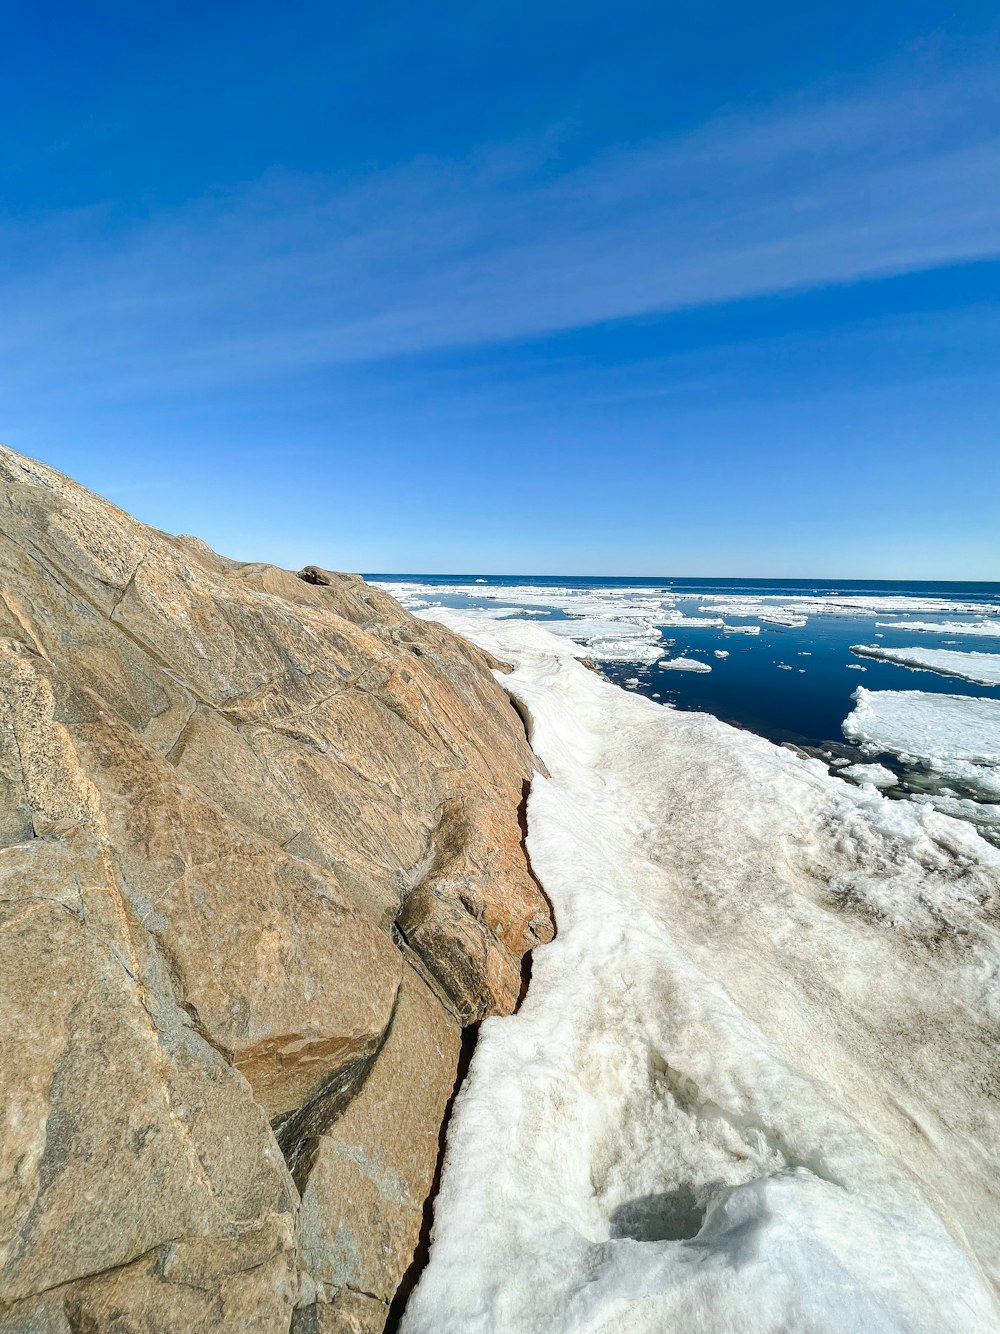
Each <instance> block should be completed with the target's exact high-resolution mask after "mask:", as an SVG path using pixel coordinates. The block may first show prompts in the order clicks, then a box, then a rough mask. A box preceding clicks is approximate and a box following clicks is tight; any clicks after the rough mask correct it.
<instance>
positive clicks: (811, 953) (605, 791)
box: [403, 609, 1000, 1334]
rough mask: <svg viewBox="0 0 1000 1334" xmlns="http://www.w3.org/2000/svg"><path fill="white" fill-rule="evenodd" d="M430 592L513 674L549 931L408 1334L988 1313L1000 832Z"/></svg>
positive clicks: (487, 1092)
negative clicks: (842, 775) (620, 684)
mask: <svg viewBox="0 0 1000 1334" xmlns="http://www.w3.org/2000/svg"><path fill="white" fill-rule="evenodd" d="M425 614H428V615H432V616H434V617H435V618H436V619H441V620H443V621H445V622H446V623H447V624H449V625H451V626H452V628H454V629H457V630H458V631H459V632H460V633H464V634H466V635H467V636H468V637H469V638H471V639H473V640H475V641H476V642H478V643H481V644H482V645H483V646H484V647H487V648H489V650H490V651H491V652H493V653H494V654H496V655H497V656H498V657H500V658H502V659H505V660H507V661H509V662H511V663H512V664H513V666H514V671H513V673H512V674H511V675H509V676H503V677H502V680H503V683H504V685H505V686H506V687H507V688H508V690H509V691H510V692H511V694H512V695H513V696H514V697H515V698H516V699H517V701H518V703H519V705H520V707H521V708H522V709H523V710H524V711H525V712H526V713H527V715H528V716H529V717H530V719H531V728H532V741H533V744H534V746H535V748H536V752H537V753H538V755H539V757H540V759H541V760H542V761H543V763H544V764H545V766H546V768H547V770H548V775H547V776H546V775H539V776H538V777H536V780H535V782H534V784H533V787H532V792H531V795H530V798H529V805H528V819H529V832H528V849H529V852H530V854H531V857H532V862H533V865H534V867H535V870H536V872H537V873H538V875H539V877H540V879H541V881H542V884H543V886H544V887H545V889H546V892H547V893H548V894H549V896H550V898H551V900H552V902H553V906H554V909H555V914H556V920H557V925H558V935H557V938H556V940H555V941H554V942H553V943H552V944H551V945H550V946H547V947H546V948H544V949H542V950H539V951H537V952H536V955H535V960H534V968H533V976H532V983H531V987H530V989H529V992H528V995H527V997H526V999H525V1002H524V1004H523V1005H522V1007H521V1009H520V1011H519V1012H518V1014H517V1015H516V1016H514V1017H513V1018H511V1019H505V1020H488V1021H486V1023H484V1025H483V1026H482V1032H481V1036H480V1041H479V1044H478V1047H477V1051H476V1055H475V1058H474V1061H473V1066H472V1070H471V1073H470V1075H469V1078H468V1080H467V1081H466V1084H465V1086H464V1088H463V1091H462V1093H461V1095H460V1097H459V1099H458V1102H457V1105H456V1110H455V1114H454V1117H453V1120H452V1123H451V1127H450V1129H449V1136H448V1148H447V1154H446V1164H445V1170H444V1174H443V1180H442V1186H441V1191H440V1195H439V1197H438V1200H437V1205H436V1209H435V1225H434V1239H433V1244H432V1250H431V1258H430V1263H429V1266H428V1268H427V1270H426V1271H425V1273H424V1275H423V1277H422V1279H421V1282H420V1284H419V1285H418V1287H417V1290H416V1292H415V1293H414V1296H413V1298H412V1299H411V1302H410V1304H409V1307H408V1310H407V1313H406V1317H405V1319H404V1325H403V1328H404V1330H405V1331H408V1334H432V1331H433V1334H459V1332H460V1331H461V1334H475V1332H477V1331H484V1332H485V1331H497V1334H499V1331H512V1332H518V1331H532V1332H534V1331H537V1332H538V1334H543V1332H544V1334H563V1332H564V1334H571V1332H572V1334H580V1332H582V1331H595V1332H596V1331H607V1332H608V1334H610V1332H611V1331H626V1330H627V1331H647V1330H648V1331H650V1332H651V1331H653V1330H657V1331H660V1330H662V1329H664V1328H670V1329H678V1330H698V1331H730V1330H732V1331H736V1330H740V1331H746V1330H750V1329H752V1330H754V1331H755V1332H760V1334H764V1332H766V1331H775V1332H776V1331H778V1330H782V1331H785V1330H809V1331H815V1332H816V1334H819V1331H837V1334H840V1331H843V1334H847V1331H858V1330H862V1329H863V1330H865V1331H890V1330H891V1331H903V1330H906V1331H927V1334H930V1332H931V1331H934V1334H937V1332H938V1331H940V1330H944V1329H948V1330H952V1329H954V1330H959V1329H961V1330H965V1331H986V1330H991V1331H996V1330H1000V1316H998V1313H997V1308H996V1306H995V1305H994V1301H993V1298H992V1296H991V1292H990V1285H989V1282H988V1280H987V1278H986V1276H985V1275H986V1274H987V1273H988V1274H990V1275H991V1276H992V1277H993V1279H994V1281H996V1277H997V1274H998V1273H1000V1249H998V1237H997V1221H998V1209H1000V1197H998V1187H997V1184H996V1183H997V1182H998V1180H1000V1172H998V1171H997V1168H998V1165H1000V1164H998V1162H997V1153H998V1150H997V1145H998V1141H1000V1135H998V1131H1000V1112H998V1110H997V1106H996V1102H995V1100H994V1099H992V1098H991V1097H990V1095H989V1093H988V1089H989V1087H990V1081H991V1080H993V1081H995V1080H996V1078H997V1074H998V1057H997V1049H998V1044H997V1042H996V1038H997V1022H998V1018H1000V1000H998V996H997V989H996V975H997V962H998V942H997V934H996V929H995V927H994V926H993V925H992V922H991V921H990V919H989V917H988V914H987V907H988V906H993V907H994V908H995V904H996V901H997V898H998V896H1000V853H998V852H997V851H996V850H995V849H993V848H991V847H990V846H989V845H988V844H986V843H985V842H984V841H983V840H981V839H980V838H978V836H977V835H976V834H975V833H974V832H973V831H972V830H971V829H970V828H969V827H968V826H967V825H963V824H961V823H958V822H956V821H954V820H951V819H949V818H947V817H945V816H942V815H941V814H939V813H937V812H935V811H933V810H931V809H930V808H928V807H922V806H919V805H917V804H914V803H910V802H889V801H887V800H885V799H884V798H883V797H882V796H881V795H879V794H878V793H877V792H876V791H875V790H874V789H873V788H871V787H867V788H862V789H857V788H853V787H849V786H848V785H847V784H845V783H842V782H840V781H839V780H837V779H834V778H831V777H830V776H829V775H828V774H827V773H826V771H825V768H824V767H823V766H822V765H820V764H818V763H816V762H814V761H808V760H803V759H802V758H800V757H799V756H796V755H793V754H792V753H790V752H788V751H786V750H782V749H780V748H778V747H776V746H773V745H771V744H770V743H769V742H767V741H765V740H763V739H761V738H759V737H756V736H753V735H751V734H748V733H745V732H739V731H737V730H736V729H733V728H729V727H727V726H725V724H723V723H720V722H718V721H717V720H716V719H714V718H712V717H710V716H708V715H705V714H697V713H680V712H675V711H673V710H669V709H663V708H661V707H660V706H658V705H656V704H654V703H652V702H651V701H649V700H646V699H643V698H641V697H638V696H636V695H634V694H630V693H627V692H625V691H622V690H618V689H617V688H616V687H614V686H612V685H611V684H609V683H608V682H606V681H603V680H601V679H600V678H599V677H597V676H596V675H595V674H594V673H592V672H588V671H587V670H586V669H585V668H583V667H582V666H581V665H580V664H579V663H578V662H577V661H576V660H575V657H574V646H573V645H572V644H570V643H567V642H566V641H565V640H563V639H556V638H555V637H553V636H551V635H549V634H548V633H547V632H546V631H545V630H543V629H541V628H540V627H538V626H533V625H529V624H524V623H523V622H521V623H514V622H509V621H503V620H499V621H490V620H486V619H483V618H481V617H480V618H476V617H468V616H463V614H462V613H454V612H448V611H443V610H441V609H434V610H433V611H430V612H427V613H425ZM575 651H576V652H579V650H575Z"/></svg>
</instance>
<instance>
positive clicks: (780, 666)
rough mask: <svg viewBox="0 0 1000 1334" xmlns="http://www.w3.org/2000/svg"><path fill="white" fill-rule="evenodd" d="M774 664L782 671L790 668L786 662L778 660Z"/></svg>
mask: <svg viewBox="0 0 1000 1334" xmlns="http://www.w3.org/2000/svg"><path fill="white" fill-rule="evenodd" d="M775 666H776V667H777V668H778V670H779V671H782V672H790V671H791V670H792V669H791V667H790V666H789V665H788V663H787V662H779V663H776V664H775Z"/></svg>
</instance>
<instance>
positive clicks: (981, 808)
mask: <svg viewBox="0 0 1000 1334" xmlns="http://www.w3.org/2000/svg"><path fill="white" fill-rule="evenodd" d="M913 800H914V801H922V802H926V803H927V804H928V805H930V806H933V807H934V809H935V810H937V811H941V812H943V814H945V815H951V816H954V817H955V819H957V820H968V821H969V823H970V824H974V825H977V826H978V827H979V828H980V829H982V830H983V832H984V833H986V834H987V835H995V834H997V833H1000V805H996V804H990V803H988V802H981V801H969V800H968V798H962V797H953V796H950V795H948V794H946V793H942V792H920V793H918V794H917V795H916V796H914V798H913Z"/></svg>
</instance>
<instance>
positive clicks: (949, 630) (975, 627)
mask: <svg viewBox="0 0 1000 1334" xmlns="http://www.w3.org/2000/svg"><path fill="white" fill-rule="evenodd" d="M950 610H952V611H954V610H955V608H954V607H952V608H951V609H950ZM875 624H876V625H877V626H878V627H879V628H880V629H882V630H919V631H921V632H924V633H927V634H932V633H933V634H936V635H977V636H980V637H983V636H985V637H986V638H997V639H1000V617H997V616H995V615H994V618H993V619H992V620H987V619H986V617H983V619H982V620H979V621H876V622H875Z"/></svg>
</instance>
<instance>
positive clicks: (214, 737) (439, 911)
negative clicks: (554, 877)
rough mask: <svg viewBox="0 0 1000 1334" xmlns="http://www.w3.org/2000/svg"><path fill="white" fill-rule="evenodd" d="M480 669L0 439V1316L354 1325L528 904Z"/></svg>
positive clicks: (510, 798) (213, 1326)
mask: <svg viewBox="0 0 1000 1334" xmlns="http://www.w3.org/2000/svg"><path fill="white" fill-rule="evenodd" d="M494 666H496V664H495V663H493V662H492V660H491V659H490V658H489V657H488V655H486V654H485V653H483V652H481V651H480V650H477V649H475V648H473V647H472V646H471V645H469V644H468V643H466V642H465V641H463V640H460V639H458V638H457V637H456V636H454V635H452V634H451V633H450V632H449V631H447V630H445V629H444V628H443V627H441V626H437V625H434V624H431V623H425V622H421V621H418V620H416V619H414V618H413V617H411V616H410V615H408V614H407V613H406V612H404V611H403V610H402V609H401V608H400V607H399V606H398V604H396V603H395V602H394V601H393V600H392V599H391V598H390V597H389V596H388V595H386V594H384V593H382V592H380V591H378V590H376V589H373V588H370V587H369V586H368V585H367V584H365V583H364V581H363V580H361V579H360V578H358V577H356V576H353V575H343V574H334V573H329V572H326V571H322V570H318V569H314V568H310V569H309V570H306V571H303V572H302V573H301V574H300V575H295V574H292V573H290V572H288V571H285V570H280V569H276V568H274V567H271V566H266V565H255V564H240V563H237V562H234V561H230V560H226V559H224V558H222V557H220V556H217V555H216V554H215V553H213V552H212V551H210V550H209V549H208V548H207V547H206V546H205V545H204V544H203V543H201V542H199V541H197V540H196V539H193V538H174V537H170V536H168V535H167V534H163V533H159V532H156V531H154V530H152V529H149V528H147V527H145V526H144V525H142V524H140V523H139V522H137V521H136V520H134V519H132V518H130V517H129V516H128V515H126V514H124V513H122V511H120V510H118V509H116V508H115V507H114V506H113V505H111V504H109V503H107V502H106V501H104V500H101V499H100V498H99V497H96V496H94V495H92V494H90V493H89V492H87V491H85V490H84V489H83V488H81V487H79V486H77V485H76V484H74V483H73V482H71V481H69V480H68V479H66V478H64V477H62V476H61V475H60V474H58V473H56V472H54V471H52V470H51V469H49V468H46V467H44V466H42V465H40V464H37V463H34V462H32V461H30V460H28V459H25V458H23V457H21V456H20V455H18V454H15V453H14V452H13V451H11V450H7V449H0V710H2V712H0V990H2V993H3V995H2V1005H3V1014H4V1017H5V1037H4V1041H3V1045H2V1051H0V1084H2V1100H3V1105H4V1128H3V1132H2V1139H0V1331H18V1332H19V1334H22V1332H23V1334H49V1332H50V1331H51V1332H53V1334H56V1332H58V1334H69V1332H74V1334H76V1332H81V1331H83V1332H86V1334H97V1332H98V1331H103V1330H114V1331H116V1334H129V1332H130V1331H132V1332H134V1334H145V1332H146V1331H150V1334H152V1332H153V1331H183V1330H199V1329H206V1330H209V1329H210V1330H237V1329H239V1330H260V1331H265V1330H267V1331H269V1330H288V1329H291V1328H294V1329H296V1330H302V1331H308V1330H313V1329H315V1330H317V1331H319V1330H322V1331H340V1330H344V1331H346V1330H355V1329H357V1330H365V1331H378V1330H381V1329H382V1327H383V1324H384V1322H385V1319H386V1316H387V1312H388V1308H389V1304H390V1303H391V1301H392V1297H393V1294H394V1292H395V1290H396V1287H397V1285H398V1284H399V1281H400V1279H401V1278H402V1276H403V1274H404V1273H405V1271H406V1270H407V1268H408V1266H409V1265H410V1263H411V1261H412V1258H413V1254H414V1249H415V1247H416V1244H417V1239H418V1235H419V1232H420V1228H421V1223H422V1219H423V1214H424V1209H425V1203H426V1199H427V1195H428V1192H429V1190H430V1189H431V1184H432V1179H433V1174H434V1169H435V1164H436V1161H437V1155H438V1150H439V1144H438V1140H439V1133H440V1128H441V1122H442V1118H443V1116H444V1114H445V1108H446V1105H447V1103H448V1099H449V1097H450V1095H451V1093H452V1090H453V1087H454V1083H455V1075H456V1068H457V1064H458V1053H459V1038H460V1031H461V1028H462V1026H463V1025H466V1024H470V1023H475V1022H478V1021H479V1020H480V1019H482V1018H484V1017H486V1016H488V1015H496V1014H505V1013H509V1012H510V1011H511V1010H512V1009H513V1008H514V1006H515V1005H516V1003H517V998H518V995H519V990H520V986H521V963H522V956H523V955H524V954H525V952H526V951H527V950H529V949H531V948H532V947H533V946H534V945H535V944H538V943H540V942H544V941H546V940H548V939H549V938H550V937H551V934H552V924H551V918H550V914H549V910H548V905H547V903H546V901H545V899H544V896H543V895H542V894H541V891H540V890H539V888H538V886H537V884H536V883H535V881H534V879H533V877H532V876H531V874H530V870H529V867H528V864H527V861H526V858H525V854H524V849H523V846H522V831H521V827H520V825H519V806H520V803H521V801H522V795H523V791H524V787H525V784H526V783H527V782H528V781H529V780H530V775H531V771H532V756H531V752H530V749H529V747H528V745H527V742H526V740H525V736H524V730H523V727H522V724H521V722H520V720H519V718H518V716H517V714H516V713H515V711H514V709H513V708H512V706H511V705H510V703H509V701H508V699H507V697H506V695H505V693H504V691H503V690H502V689H501V687H500V686H499V685H498V684H497V682H496V681H495V680H494V678H493V675H492V671H491V668H492V667H494Z"/></svg>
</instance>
